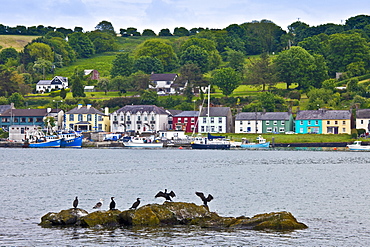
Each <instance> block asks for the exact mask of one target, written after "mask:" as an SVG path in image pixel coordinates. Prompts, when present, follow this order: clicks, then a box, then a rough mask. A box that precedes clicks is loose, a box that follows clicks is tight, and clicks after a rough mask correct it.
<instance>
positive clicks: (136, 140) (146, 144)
mask: <svg viewBox="0 0 370 247" xmlns="http://www.w3.org/2000/svg"><path fill="white" fill-rule="evenodd" d="M122 143H123V146H125V147H130V148H163V142H160V141H159V140H156V139H155V138H151V137H141V136H135V137H132V138H131V139H130V140H129V141H124V142H122Z"/></svg>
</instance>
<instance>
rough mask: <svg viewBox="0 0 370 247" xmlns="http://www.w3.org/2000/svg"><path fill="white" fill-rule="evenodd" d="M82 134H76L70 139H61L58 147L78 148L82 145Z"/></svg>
mask: <svg viewBox="0 0 370 247" xmlns="http://www.w3.org/2000/svg"><path fill="white" fill-rule="evenodd" d="M82 139H83V136H82V135H81V136H77V137H75V138H72V139H64V138H63V139H62V140H61V142H60V147H62V148H80V147H82Z"/></svg>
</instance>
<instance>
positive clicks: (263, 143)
mask: <svg viewBox="0 0 370 247" xmlns="http://www.w3.org/2000/svg"><path fill="white" fill-rule="evenodd" d="M256 141H257V142H248V140H247V139H243V143H242V144H241V145H240V147H241V148H248V149H254V148H269V147H270V142H266V139H265V138H263V137H262V136H261V135H259V136H258V137H257V138H256Z"/></svg>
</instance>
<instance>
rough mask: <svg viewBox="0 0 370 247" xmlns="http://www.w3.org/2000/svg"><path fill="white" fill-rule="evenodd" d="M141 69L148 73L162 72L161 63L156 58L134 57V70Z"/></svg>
mask: <svg viewBox="0 0 370 247" xmlns="http://www.w3.org/2000/svg"><path fill="white" fill-rule="evenodd" d="M139 70H141V71H143V72H145V73H147V74H150V73H163V65H162V63H161V61H160V60H159V59H158V58H155V57H149V56H142V57H139V58H138V59H136V61H135V64H134V71H139Z"/></svg>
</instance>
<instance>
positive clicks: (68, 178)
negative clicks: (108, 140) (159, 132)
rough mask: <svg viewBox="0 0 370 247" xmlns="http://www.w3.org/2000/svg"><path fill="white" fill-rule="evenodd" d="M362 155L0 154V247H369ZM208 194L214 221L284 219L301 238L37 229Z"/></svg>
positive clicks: (369, 180)
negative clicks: (55, 221)
mask: <svg viewBox="0 0 370 247" xmlns="http://www.w3.org/2000/svg"><path fill="white" fill-rule="evenodd" d="M369 157H370V153H368V152H340V151H331V152H325V151H282V150H268V151H252V150H221V151H220V150H188V149H182V150H180V149H165V148H164V149H159V150H143V149H124V148H115V149H85V148H82V149H16V148H14V149H13V148H2V149H0V188H1V192H0V193H1V197H0V200H1V203H0V246H43V245H53V246H67V245H68V246H96V245H106V246H127V245H130V246H132V245H141V246H160V245H166V246H168V245H172V246H176V245H178V246H200V245H205V246H368V245H370V164H369V160H370V159H369ZM164 189H168V190H173V191H174V192H175V193H176V197H175V198H174V200H175V201H181V202H194V203H196V204H201V203H202V202H201V200H200V199H199V198H198V197H197V196H196V195H195V191H202V192H204V193H205V194H207V195H208V193H210V194H212V195H213V197H214V200H213V201H211V202H210V203H209V208H210V210H211V211H214V212H216V213H218V214H219V215H220V216H234V217H237V216H242V215H244V216H248V217H251V216H254V215H256V214H259V213H269V212H279V211H288V212H291V213H292V214H293V215H294V216H295V217H296V218H297V220H298V221H299V222H303V223H305V224H306V225H307V226H308V227H309V228H308V229H305V230H296V231H289V232H277V231H253V230H231V229H225V230H220V229H218V230H215V229H201V228H198V227H180V226H177V227H156V228H146V227H139V228H123V227H122V228H113V229H96V228H81V227H66V228H59V227H57V228H42V227H41V226H39V225H38V223H40V219H41V217H42V216H43V215H45V214H46V213H48V212H59V211H60V210H63V209H68V208H71V207H72V202H73V200H74V198H75V196H78V197H79V201H80V202H79V205H78V207H79V208H82V209H85V210H87V211H88V212H92V210H93V209H92V207H93V206H94V205H95V203H96V202H98V201H99V199H100V198H102V199H104V202H103V206H102V209H103V210H107V209H108V207H109V206H108V205H109V201H110V197H112V196H114V197H115V201H116V203H117V208H118V209H119V210H127V209H128V208H129V207H130V206H131V205H132V203H133V202H135V200H136V198H137V197H140V198H142V199H141V205H140V206H142V205H146V204H149V203H162V202H163V200H164V199H163V198H154V196H155V194H156V193H157V192H158V191H160V190H162V191H163V190H164Z"/></svg>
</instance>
